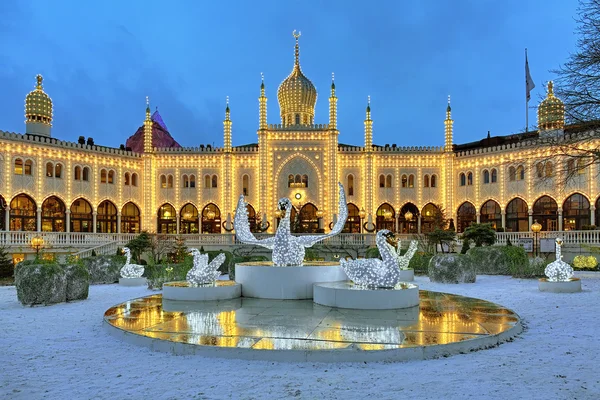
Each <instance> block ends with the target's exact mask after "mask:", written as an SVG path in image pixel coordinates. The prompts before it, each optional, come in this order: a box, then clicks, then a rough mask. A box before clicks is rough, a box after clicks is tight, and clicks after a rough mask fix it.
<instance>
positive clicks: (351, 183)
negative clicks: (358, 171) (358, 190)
mask: <svg viewBox="0 0 600 400" xmlns="http://www.w3.org/2000/svg"><path fill="white" fill-rule="evenodd" d="M347 179H348V184H347V185H346V186H347V188H348V196H354V175H352V174H348V178H347Z"/></svg>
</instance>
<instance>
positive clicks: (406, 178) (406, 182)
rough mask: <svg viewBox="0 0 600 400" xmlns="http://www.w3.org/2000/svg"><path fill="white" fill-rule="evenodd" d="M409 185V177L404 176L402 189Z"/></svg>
mask: <svg viewBox="0 0 600 400" xmlns="http://www.w3.org/2000/svg"><path fill="white" fill-rule="evenodd" d="M407 185H408V177H407V176H406V175H402V187H403V188H405V187H407Z"/></svg>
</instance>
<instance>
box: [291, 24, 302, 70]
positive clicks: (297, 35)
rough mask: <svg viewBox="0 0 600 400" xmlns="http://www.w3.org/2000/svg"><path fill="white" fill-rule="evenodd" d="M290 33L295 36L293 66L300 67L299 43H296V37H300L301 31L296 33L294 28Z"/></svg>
mask: <svg viewBox="0 0 600 400" xmlns="http://www.w3.org/2000/svg"><path fill="white" fill-rule="evenodd" d="M292 35H294V37H295V38H296V47H295V52H294V56H295V60H294V66H295V67H298V68H300V45H299V43H298V39H299V38H300V35H302V32H300V31H298V33H296V30H295V29H294V31H293V32H292Z"/></svg>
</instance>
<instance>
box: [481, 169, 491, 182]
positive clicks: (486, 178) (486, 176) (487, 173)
mask: <svg viewBox="0 0 600 400" xmlns="http://www.w3.org/2000/svg"><path fill="white" fill-rule="evenodd" d="M483 183H484V184H487V183H490V171H488V170H487V169H484V170H483Z"/></svg>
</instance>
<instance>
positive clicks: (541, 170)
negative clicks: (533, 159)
mask: <svg viewBox="0 0 600 400" xmlns="http://www.w3.org/2000/svg"><path fill="white" fill-rule="evenodd" d="M535 171H536V174H537V177H538V178H542V177H543V176H544V163H543V162H539V163H537V164H535Z"/></svg>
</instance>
